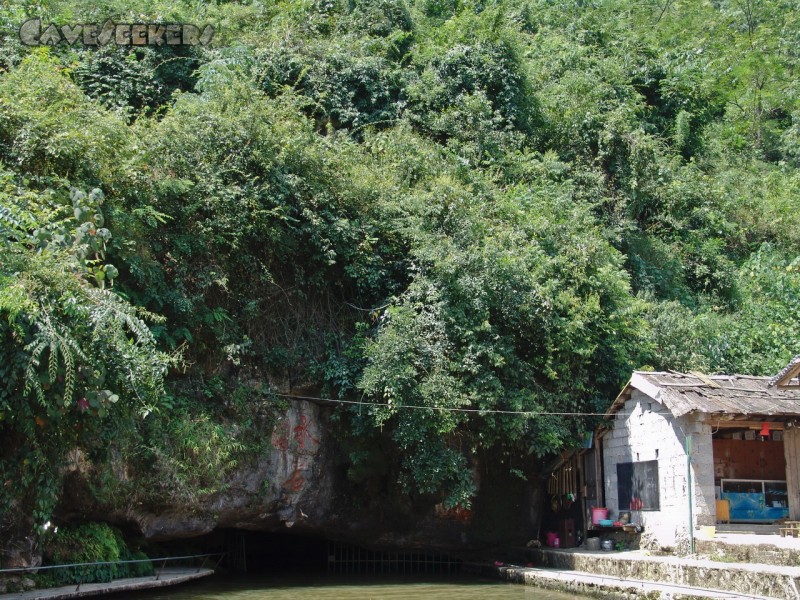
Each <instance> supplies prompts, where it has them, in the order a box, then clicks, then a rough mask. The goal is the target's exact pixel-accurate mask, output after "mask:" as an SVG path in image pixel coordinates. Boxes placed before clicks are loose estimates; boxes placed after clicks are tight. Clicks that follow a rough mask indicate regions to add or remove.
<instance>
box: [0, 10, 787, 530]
mask: <svg viewBox="0 0 800 600" xmlns="http://www.w3.org/2000/svg"><path fill="white" fill-rule="evenodd" d="M29 17H41V18H43V19H44V20H47V19H50V20H51V21H53V22H56V23H59V24H60V23H68V22H73V21H77V22H80V21H88V22H93V21H95V22H96V21H102V20H104V19H105V18H115V19H118V20H119V21H121V22H126V21H130V22H134V21H139V20H151V21H153V22H167V21H176V22H179V21H183V22H194V23H198V24H202V23H205V22H210V23H213V24H214V25H215V26H217V28H218V38H217V42H216V43H215V44H214V45H212V46H211V47H208V48H190V49H187V48H183V49H180V48H167V47H163V48H159V47H146V48H137V49H120V48H115V47H106V48H100V49H87V48H80V47H77V46H75V47H66V46H57V47H53V48H25V47H22V46H21V45H20V44H19V43H18V41H15V40H14V38H13V36H11V37H9V36H6V37H5V38H3V40H2V44H0V58H2V64H3V67H2V68H3V72H2V75H0V165H2V171H3V173H4V175H3V180H2V185H3V188H2V202H0V224H2V235H0V243H1V244H2V245H3V248H2V249H3V253H2V256H0V266H2V271H1V272H0V277H2V285H1V286H0V312H2V316H3V320H2V324H0V334H2V335H3V337H4V339H5V340H7V342H8V343H6V344H4V346H3V350H2V355H3V360H2V366H0V369H2V371H0V374H2V377H0V382H2V383H0V385H2V388H0V429H2V432H3V434H4V438H3V439H4V440H9V441H8V442H7V443H6V442H4V444H5V445H4V453H3V456H2V459H0V473H1V474H2V476H3V480H4V481H5V480H8V479H9V478H12V477H16V476H17V475H18V474H19V473H25V475H24V481H25V482H26V484H25V486H26V487H25V489H26V490H28V492H26V493H27V494H29V495H28V496H26V497H24V498H23V497H22V495H20V496H19V497H18V498H12V497H11V496H4V498H5V500H4V501H5V502H6V503H7V504H6V506H11V505H12V504H13V506H14V507H16V508H15V510H17V513H15V514H18V513H20V511H21V512H22V513H27V514H29V515H31V514H33V511H34V507H37V508H35V510H36V511H37V512H36V518H37V519H39V518H43V517H45V516H47V514H48V512H49V510H50V508H52V503H53V501H54V499H55V498H56V497H57V496H58V487H59V484H58V476H57V472H58V471H59V468H60V466H61V463H62V462H63V456H64V455H65V453H66V452H67V450H69V449H72V448H74V447H76V446H80V447H83V448H84V449H86V450H87V451H88V452H90V454H92V456H93V457H95V458H96V459H97V461H98V462H99V463H102V462H103V460H105V459H103V458H102V455H103V452H102V451H101V450H100V449H101V448H102V447H103V443H104V442H105V441H109V440H113V444H110V445H111V446H112V447H113V448H114V449H115V451H116V452H122V453H124V454H125V455H126V456H127V457H128V458H129V460H131V461H134V462H135V461H136V460H137V459H136V458H135V457H139V460H140V461H141V462H142V463H143V464H146V465H148V466H149V470H148V469H145V468H142V470H141V471H140V475H139V476H140V477H147V476H148V475H147V474H149V476H152V477H153V479H152V480H151V481H162V482H164V485H163V486H161V487H159V486H157V485H154V486H152V487H151V490H155V491H154V493H153V494H151V495H150V496H148V498H147V500H148V501H152V502H157V501H158V497H159V494H160V497H162V498H168V497H173V498H182V499H184V500H187V499H191V498H193V497H196V496H197V495H203V494H210V493H213V491H214V490H219V489H221V488H222V487H224V485H225V476H226V474H227V473H229V472H231V471H232V470H233V469H234V468H235V467H236V465H237V464H240V461H241V460H246V458H247V456H248V455H249V453H251V452H252V451H253V449H254V448H256V447H257V446H258V442H257V441H256V440H257V438H259V435H258V431H259V428H266V427H269V423H270V422H271V421H270V413H271V411H272V410H273V409H274V408H275V405H274V403H273V402H272V401H271V399H270V395H269V390H270V389H274V388H279V389H284V390H285V389H291V388H293V387H301V386H302V387H304V388H306V389H309V388H311V389H317V390H319V392H320V394H322V395H324V396H326V397H331V398H340V399H349V400H353V399H358V400H360V401H366V402H368V403H372V404H374V406H371V407H366V408H363V407H362V408H361V409H355V410H353V411H348V410H345V409H342V410H341V411H339V413H340V415H339V416H340V418H341V422H342V423H343V427H345V428H346V430H347V435H348V436H350V438H351V441H352V448H354V450H353V456H352V465H351V467H352V468H351V472H352V473H358V477H357V478H358V480H359V481H364V480H365V479H368V478H369V477H371V476H374V477H376V478H381V477H382V478H388V479H389V480H391V485H385V486H383V488H381V489H402V490H405V491H406V492H407V493H408V494H409V495H410V496H411V497H414V498H422V499H424V501H434V500H435V501H445V502H446V503H447V504H448V505H454V504H463V505H466V504H469V503H470V501H471V499H472V498H473V495H474V492H475V479H474V477H473V473H472V470H471V469H472V465H474V464H475V461H476V460H489V461H493V462H492V464H498V465H499V464H504V465H505V468H508V469H512V468H513V469H518V467H516V466H515V467H511V463H510V462H509V461H505V458H506V457H515V460H517V461H518V463H517V464H518V465H519V467H520V468H519V469H518V472H519V473H521V474H522V475H523V476H524V477H533V476H535V475H536V472H537V469H538V468H540V465H541V461H542V460H543V459H544V458H546V457H547V456H548V455H550V454H552V453H555V452H558V451H560V450H562V449H564V448H565V447H569V446H571V445H575V444H577V443H578V440H579V439H580V438H581V436H582V433H583V432H584V431H585V430H587V429H589V428H591V427H592V426H593V423H594V421H593V420H592V417H591V416H586V415H594V414H596V413H598V412H603V411H604V410H605V408H606V407H607V405H608V402H609V401H610V399H611V398H612V397H613V396H614V395H615V394H616V392H617V391H618V389H619V386H620V385H622V384H623V383H624V380H625V378H626V376H627V375H628V374H629V373H630V371H631V369H634V368H639V367H643V366H650V367H653V368H658V369H680V370H688V369H701V370H704V371H707V372H717V371H725V372H739V373H753V374H769V373H774V372H775V371H777V369H778V368H780V366H781V365H782V364H783V363H784V362H785V361H787V360H788V359H789V358H790V357H791V356H792V355H794V354H796V353H797V352H798V348H800V336H798V333H797V331H796V327H795V325H796V323H797V318H798V307H797V298H798V297H800V296H799V295H798V292H800V289H798V278H797V269H798V264H797V261H798V260H799V259H798V256H800V248H799V247H798V241H800V238H798V231H800V216H798V215H800V213H799V212H798V210H797V202H796V198H797V193H798V188H799V185H800V184H799V182H800V175H798V171H797V169H798V166H799V163H798V160H799V159H798V157H800V150H798V148H800V141H799V140H800V133H799V132H800V129H799V126H798V116H799V115H800V104H799V102H800V95H799V89H798V86H797V84H796V77H793V73H795V72H796V70H797V68H798V55H797V47H798V43H797V42H798V35H799V34H798V32H800V27H799V26H798V11H797V9H796V7H795V6H793V5H792V4H791V3H786V2H782V1H780V0H741V1H740V0H735V1H734V0H731V1H730V2H728V1H720V2H688V1H673V2H649V1H646V2H621V3H620V2H593V3H585V2H569V1H559V0H496V1H495V0H493V1H490V2H473V1H471V0H464V1H459V2H455V1H453V2H450V1H443V0H416V1H408V2H391V3H389V2H385V1H384V0H353V1H350V2H344V1H339V0H332V1H317V0H290V1H287V2H280V3H273V4H269V3H268V4H259V3H210V4H209V3H199V2H198V3H195V2H184V3H181V4H179V5H176V4H172V3H164V2H158V1H154V2H134V3H133V4H131V3H130V2H125V3H122V2H116V1H115V0H114V1H109V2H104V3H101V4H96V3H92V4H87V3H84V2H79V1H75V0H64V1H62V2H48V3H41V4H36V3H34V4H30V5H29V4H18V3H10V4H7V5H4V6H3V7H2V8H0V19H2V22H3V23H15V22H19V21H20V20H22V19H25V18H29ZM69 190H79V191H76V192H72V196H71V197H70V195H69V194H70V191H69ZM92 190H99V191H92ZM103 199H104V202H103V204H102V207H101V205H100V201H101V200H103ZM112 283H113V285H112ZM176 349H181V351H182V352H183V356H184V359H185V362H184V363H183V368H181V369H173V370H172V371H169V372H168V365H169V364H170V361H169V360H168V356H167V354H165V353H166V352H172V351H175V350H176ZM112 398H114V399H115V401H112ZM82 399H85V401H86V403H87V406H86V407H84V406H83V405H82V404H78V403H79V402H81V400H82ZM155 409H157V410H155ZM503 411H505V412H503ZM146 412H149V416H147V417H146V418H143V417H142V415H143V414H144V413H146ZM577 413H580V414H577ZM137 415H138V416H137ZM581 415H584V416H581ZM37 419H39V420H40V421H41V422H42V423H43V424H39V421H37ZM170 419H173V421H170ZM76 424H79V425H81V427H80V429H78V428H76ZM45 432H47V435H45ZM123 432H124V435H123ZM378 435H383V438H382V440H383V442H382V443H381V444H380V445H376V446H375V447H376V448H379V450H378V449H375V450H373V451H372V452H371V451H370V450H369V449H368V446H369V444H367V442H366V441H367V440H374V439H376V437H375V436H378ZM262 437H263V436H262ZM377 452H382V453H384V454H385V456H384V457H382V458H381V460H377V459H376V457H375V453H377ZM23 454H24V456H23ZM59 457H61V458H59ZM498 457H499V459H498ZM384 459H385V460H384ZM494 459H498V460H494ZM26 460H27V461H28V462H27V463H26V462H25V461H26ZM60 461H61V462H60ZM502 461H505V462H502ZM106 463H108V460H106ZM378 464H380V465H382V466H381V468H380V469H378V468H377V467H376V468H375V469H374V473H372V474H370V469H371V468H372V466H374V465H378ZM18 465H24V467H19V466H18ZM19 469H21V471H20V470H19ZM515 472H517V471H515ZM159 477H160V478H159ZM48 481H49V482H55V483H46V482H48ZM398 482H399V483H398ZM396 485H400V488H395V487H394V486H396ZM100 487H102V486H100ZM379 487H380V486H379ZM35 489H38V490H40V491H39V492H34V491H33V490H35ZM104 489H110V488H108V486H107V487H106V488H104ZM41 490H46V492H45V491H41ZM98 493H102V491H100V492H98ZM137 493H139V492H137V490H135V489H133V488H131V489H128V490H127V491H126V492H124V493H123V492H120V494H119V495H120V496H125V495H126V494H127V495H135V494H137ZM37 503H38V504H37ZM8 514H11V513H8Z"/></svg>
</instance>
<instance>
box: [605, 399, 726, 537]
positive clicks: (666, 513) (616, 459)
mask: <svg viewBox="0 0 800 600" xmlns="http://www.w3.org/2000/svg"><path fill="white" fill-rule="evenodd" d="M686 435H689V436H691V444H692V483H693V486H692V495H693V505H694V506H693V520H694V526H695V527H698V526H700V525H713V524H714V523H715V521H716V515H715V510H716V509H715V503H714V457H713V450H712V444H711V427H710V426H709V424H708V423H706V422H705V421H704V419H703V415H695V414H689V415H685V416H683V417H680V418H677V419H676V418H675V417H674V416H673V415H672V414H671V413H670V412H669V411H668V410H667V408H666V407H664V406H663V405H662V404H660V403H659V402H657V401H656V400H654V399H653V398H650V397H649V396H647V395H646V394H644V393H642V392H641V391H639V390H634V391H633V394H632V395H631V398H630V400H628V401H627V402H626V403H625V406H624V407H623V408H622V409H621V410H620V411H619V412H618V413H617V415H616V418H615V421H614V429H613V430H612V431H611V432H609V433H608V434H606V436H605V437H604V438H603V453H604V454H603V470H604V474H605V493H606V507H607V508H608V509H609V514H610V515H611V516H610V517H609V518H614V519H616V517H617V515H618V514H619V510H620V508H619V501H618V500H619V499H618V497H617V463H621V462H640V461H646V460H658V477H659V482H658V486H659V495H660V498H659V504H660V507H659V510H657V511H650V510H642V511H639V510H634V511H631V519H632V521H633V522H636V523H641V524H642V525H644V527H645V533H644V535H643V541H644V542H645V543H647V544H649V545H652V546H656V547H671V548H676V549H677V550H679V551H686V550H687V549H688V545H689V537H688V533H687V532H688V526H689V498H688V495H687V482H688V473H687V471H688V469H687V464H686V452H685V443H686ZM622 510H628V508H627V507H623V508H622Z"/></svg>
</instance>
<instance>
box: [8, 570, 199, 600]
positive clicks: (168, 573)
mask: <svg viewBox="0 0 800 600" xmlns="http://www.w3.org/2000/svg"><path fill="white" fill-rule="evenodd" d="M156 573H157V574H158V576H159V578H158V579H156V576H155V575H152V576H149V577H129V578H126V579H115V580H114V581H109V582H107V583H86V584H83V585H81V586H80V589H77V590H76V589H75V588H76V587H77V586H75V585H69V586H64V587H58V588H48V589H41V590H31V591H29V592H18V593H14V594H0V600H38V599H39V598H46V599H47V600H62V599H64V600H65V599H68V598H83V597H84V596H98V595H100V594H108V593H110V592H130V591H134V590H145V589H150V588H157V587H164V586H168V585H176V584H178V583H183V582H185V581H191V580H192V579H200V578H201V577H208V576H209V575H213V574H214V570H213V569H198V568H197V567H194V568H190V567H168V568H165V569H156Z"/></svg>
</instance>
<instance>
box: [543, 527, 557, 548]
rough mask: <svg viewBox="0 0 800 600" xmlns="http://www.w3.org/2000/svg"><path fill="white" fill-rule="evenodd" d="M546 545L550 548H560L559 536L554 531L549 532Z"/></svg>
mask: <svg viewBox="0 0 800 600" xmlns="http://www.w3.org/2000/svg"><path fill="white" fill-rule="evenodd" d="M545 543H546V544H547V545H548V546H550V547H551V548H558V546H559V545H560V544H559V539H558V534H557V533H555V532H554V531H548V532H547V541H546V542H545Z"/></svg>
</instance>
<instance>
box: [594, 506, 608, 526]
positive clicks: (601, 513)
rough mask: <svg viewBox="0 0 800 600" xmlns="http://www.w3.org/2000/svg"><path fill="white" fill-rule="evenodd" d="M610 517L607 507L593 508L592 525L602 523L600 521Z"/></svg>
mask: <svg viewBox="0 0 800 600" xmlns="http://www.w3.org/2000/svg"><path fill="white" fill-rule="evenodd" d="M607 518H608V509H607V508H593V509H592V525H600V521H604V520H605V519H607Z"/></svg>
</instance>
